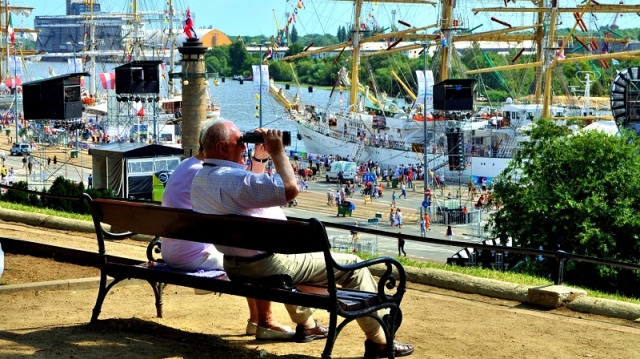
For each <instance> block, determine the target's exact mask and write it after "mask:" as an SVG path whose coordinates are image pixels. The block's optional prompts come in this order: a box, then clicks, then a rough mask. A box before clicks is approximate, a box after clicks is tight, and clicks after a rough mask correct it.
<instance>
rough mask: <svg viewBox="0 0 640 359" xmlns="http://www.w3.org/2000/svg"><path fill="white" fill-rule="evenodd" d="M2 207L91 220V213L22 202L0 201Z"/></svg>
mask: <svg viewBox="0 0 640 359" xmlns="http://www.w3.org/2000/svg"><path fill="white" fill-rule="evenodd" d="M2 208H4V209H11V210H14V211H22V212H30V213H39V214H46V215H48V216H55V217H62V218H69V219H78V220H82V221H91V215H89V214H78V213H70V212H63V211H56V210H53V209H50V208H43V207H32V206H27V205H24V204H18V203H12V202H2Z"/></svg>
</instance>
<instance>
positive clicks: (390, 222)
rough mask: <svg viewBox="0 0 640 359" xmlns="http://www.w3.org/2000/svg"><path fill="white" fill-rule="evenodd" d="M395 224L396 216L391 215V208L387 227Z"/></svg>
mask: <svg viewBox="0 0 640 359" xmlns="http://www.w3.org/2000/svg"><path fill="white" fill-rule="evenodd" d="M395 223H396V214H395V213H393V208H391V211H390V212H389V225H390V226H391V227H393V225H394V224H395Z"/></svg>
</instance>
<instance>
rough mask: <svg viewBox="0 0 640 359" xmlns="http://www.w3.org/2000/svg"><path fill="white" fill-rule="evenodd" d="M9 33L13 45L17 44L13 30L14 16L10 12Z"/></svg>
mask: <svg viewBox="0 0 640 359" xmlns="http://www.w3.org/2000/svg"><path fill="white" fill-rule="evenodd" d="M7 33H8V34H9V39H10V40H11V45H15V44H16V34H15V33H14V32H13V17H12V16H11V13H9V25H8V27H7Z"/></svg>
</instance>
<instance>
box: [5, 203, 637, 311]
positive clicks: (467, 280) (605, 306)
mask: <svg viewBox="0 0 640 359" xmlns="http://www.w3.org/2000/svg"><path fill="white" fill-rule="evenodd" d="M0 220H4V221H9V222H19V223H25V224H28V225H34V226H41V227H45V228H52V229H59V230H71V231H82V232H91V233H93V232H94V228H93V224H92V223H91V222H87V221H80V220H73V219H65V218H59V217H53V216H48V215H42V214H35V213H25V212H20V211H14V210H8V209H2V208H0ZM385 270H386V267H385V266H383V265H378V266H374V267H373V268H372V273H373V274H374V275H377V276H380V275H382V273H384V271H385ZM405 270H406V273H407V280H408V281H409V282H414V283H420V284H424V285H430V286H434V287H439V288H445V289H450V290H455V291H459V292H464V293H471V294H479V295H484V296H489V297H493V298H499V299H506V300H513V301H519V302H522V303H530V304H534V305H538V306H542V307H550V308H555V307H558V306H565V307H566V308H568V309H570V310H573V311H576V312H581V313H590V314H597V315H603V316H608V317H613V318H620V319H627V320H640V305H638V304H633V303H627V302H619V301H614V300H606V299H598V298H590V297H588V296H586V293H584V291H580V290H576V289H573V288H570V287H565V286H540V287H533V286H526V285H520V284H514V283H508V282H502V281H498V280H494V279H487V278H478V277H472V276H468V275H464V274H460V273H454V272H448V271H445V270H439V269H431V268H415V267H406V268H405ZM98 282H99V278H80V279H73V280H61V281H51V282H41V283H29V284H18V285H7V286H0V295H1V294H2V293H7V292H15V291H18V290H27V291H34V290H36V291H37V290H79V289H91V288H97V285H98ZM127 282H129V283H128V284H137V283H142V282H136V281H127ZM541 298H542V299H541Z"/></svg>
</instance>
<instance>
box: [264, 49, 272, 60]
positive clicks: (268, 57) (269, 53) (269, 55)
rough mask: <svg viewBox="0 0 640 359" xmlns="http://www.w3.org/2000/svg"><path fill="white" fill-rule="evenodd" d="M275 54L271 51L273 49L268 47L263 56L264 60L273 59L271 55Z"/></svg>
mask: <svg viewBox="0 0 640 359" xmlns="http://www.w3.org/2000/svg"><path fill="white" fill-rule="evenodd" d="M272 55H273V52H272V51H271V49H270V48H269V49H267V52H265V54H264V55H263V57H262V62H267V60H271V56H272Z"/></svg>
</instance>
